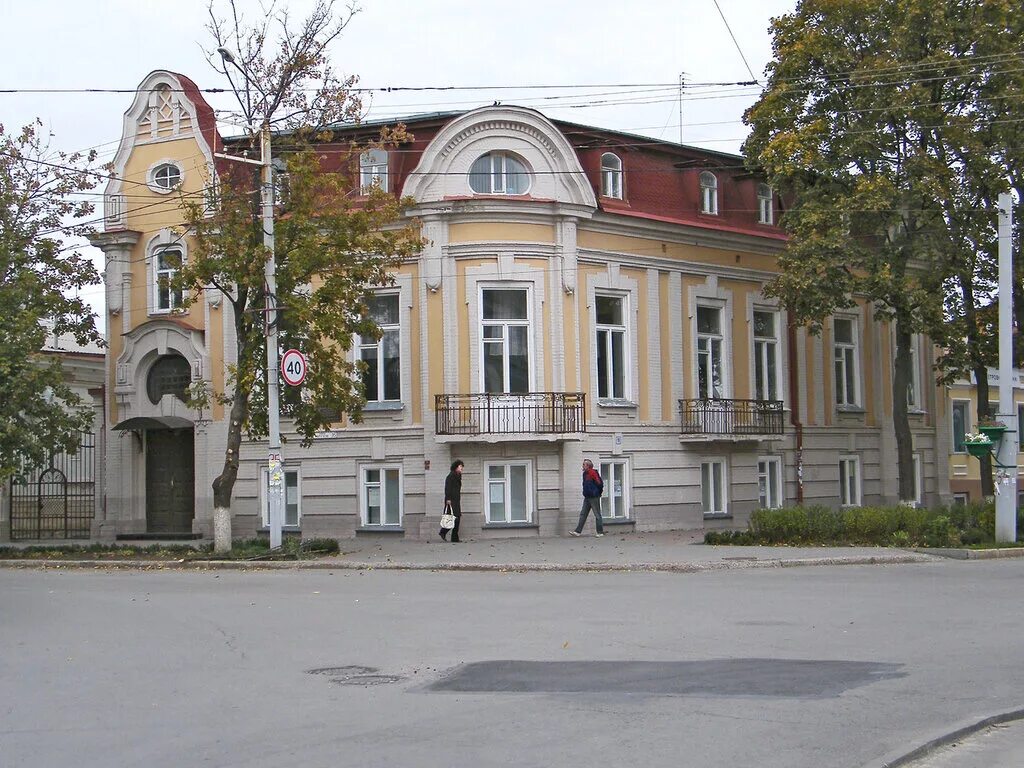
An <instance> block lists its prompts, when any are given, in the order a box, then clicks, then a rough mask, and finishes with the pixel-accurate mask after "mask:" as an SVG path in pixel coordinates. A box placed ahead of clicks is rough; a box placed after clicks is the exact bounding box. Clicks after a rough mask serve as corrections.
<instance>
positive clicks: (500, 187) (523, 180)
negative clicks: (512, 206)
mask: <svg viewBox="0 0 1024 768" xmlns="http://www.w3.org/2000/svg"><path fill="white" fill-rule="evenodd" d="M469 188H470V189H472V190H473V191H474V192H476V193H477V194H481V195H525V194H526V193H527V192H528V191H529V189H530V174H529V172H528V171H527V170H526V165H525V164H524V163H523V161H522V160H520V159H519V158H517V157H515V156H514V155H510V154H508V153H507V152H488V153H487V154H486V155H481V156H480V157H478V158H477V159H476V160H474V161H473V165H472V166H470V168H469Z"/></svg>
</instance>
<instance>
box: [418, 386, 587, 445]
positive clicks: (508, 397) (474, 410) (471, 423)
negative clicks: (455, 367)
mask: <svg viewBox="0 0 1024 768" xmlns="http://www.w3.org/2000/svg"><path fill="white" fill-rule="evenodd" d="M586 398H587V396H586V394H585V393H583V392H521V393H512V394H493V393H480V394H467V395H455V394H443V395H435V396H434V419H435V431H436V433H437V435H438V436H449V437H454V438H456V439H457V438H463V439H470V440H483V441H484V442H497V441H498V440H508V439H512V440H516V439H518V440H523V439H526V440H538V439H540V440H546V441H554V440H564V439H572V437H573V436H575V435H577V434H579V433H582V432H586V431H587V421H586Z"/></svg>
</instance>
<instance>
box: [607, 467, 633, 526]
mask: <svg viewBox="0 0 1024 768" xmlns="http://www.w3.org/2000/svg"><path fill="white" fill-rule="evenodd" d="M599 471H600V473H601V479H602V480H603V481H604V487H605V491H606V492H605V494H604V499H607V500H608V503H607V504H605V503H604V499H602V503H601V517H602V518H604V520H605V521H608V520H629V519H630V518H631V517H632V512H631V506H630V494H629V490H630V489H629V460H628V459H625V458H619V457H609V458H604V459H601V461H600V464H599ZM616 481H618V483H619V493H618V494H616V492H615V490H616V489H615V483H616ZM616 495H618V496H620V497H621V498H622V514H621V515H617V514H615V497H616Z"/></svg>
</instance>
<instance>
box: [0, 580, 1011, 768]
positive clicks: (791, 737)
mask: <svg viewBox="0 0 1024 768" xmlns="http://www.w3.org/2000/svg"><path fill="white" fill-rule="evenodd" d="M1022 587H1024V561H1022V560H1013V561H1004V562H997V561H989V562H937V563H929V564H910V565H890V566H838V567H817V568H784V569H775V570H736V571H724V572H707V573H698V574H665V573H599V574H594V573H590V574H586V573H507V574H501V573H431V572H394V571H388V572H383V571H380V572H378V571H365V572H364V571H358V572H356V571H347V572H343V571H338V572H330V571H290V572H273V573H268V572H249V573H237V572H220V573H217V572H200V573H195V572H158V571H117V570H114V571H105V572H83V571H60V570H52V571H13V570H6V571H0V715H2V717H0V766H2V767H3V768H8V766H11V767H13V766H17V767H18V768H21V767H22V766H31V767H32V768H35V767H36V766H38V767H39V768H49V767H50V766H70V767H72V768H92V767H93V766H95V767H96V768H101V767H102V768H110V767H111V766H118V767H122V768H129V767H132V766H139V767H142V766H145V767H146V768H163V767H164V766H167V767H168V768H169V767H170V766H174V767H175V768H178V767H179V766H190V767H192V766H217V767H218V768H219V767H222V766H223V767H227V766H246V768H264V767H266V768H271V767H273V768H280V767H282V766H303V767H304V768H318V767H319V766H324V768H326V767H327V766H331V767H332V768H334V767H336V766H360V767H361V768H363V767H365V768H371V767H373V766H402V767H405V766H409V767H410V768H411V767H416V768H430V767H432V766H439V767H440V766H444V767H445V768H452V767H458V766H473V767H474V768H477V767H480V768H487V767H489V766H545V768H547V767H548V766H557V767H558V768H575V767H576V766H580V767H582V766H586V767H587V768H592V767H593V766H603V765H616V766H641V765H642V766H680V765H684V766H702V767H709V768H714V767H715V766H723V767H724V766H729V767H730V768H731V767H732V766H759V767H761V766H764V767H768V766H780V767H781V766H785V767H786V768H822V767H823V766H827V767H829V768H845V767H849V768H862V766H873V765H880V764H881V763H880V761H881V759H882V758H883V756H887V755H888V756H892V755H895V754H898V753H900V752H901V751H909V750H910V749H911V748H913V747H915V746H917V745H918V744H920V743H923V742H924V741H926V740H928V739H930V738H934V737H935V736H937V735H939V734H940V733H942V732H944V730H952V728H953V727H954V726H956V725H962V724H963V723H964V722H965V721H969V720H972V719H977V718H980V717H982V716H986V715H991V714H995V713H998V712H1002V711H1007V710H1011V709H1017V708H1020V707H1022V706H1024V664H1022V663H1021V658H1022V657H1021V647H1022V643H1021V639H1020V638H1021V637H1022V635H1024V610H1022V607H1021V596H1022Z"/></svg>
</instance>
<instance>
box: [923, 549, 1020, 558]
mask: <svg viewBox="0 0 1024 768" xmlns="http://www.w3.org/2000/svg"><path fill="white" fill-rule="evenodd" d="M914 551H915V552H929V553H931V554H933V555H937V556H939V557H949V558H952V559H953V560H998V559H1002V558H1010V557H1024V547H1002V548H1000V549H960V548H956V549H952V548H950V549H946V548H936V549H930V548H929V549H927V550H921V549H915V550H914Z"/></svg>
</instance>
